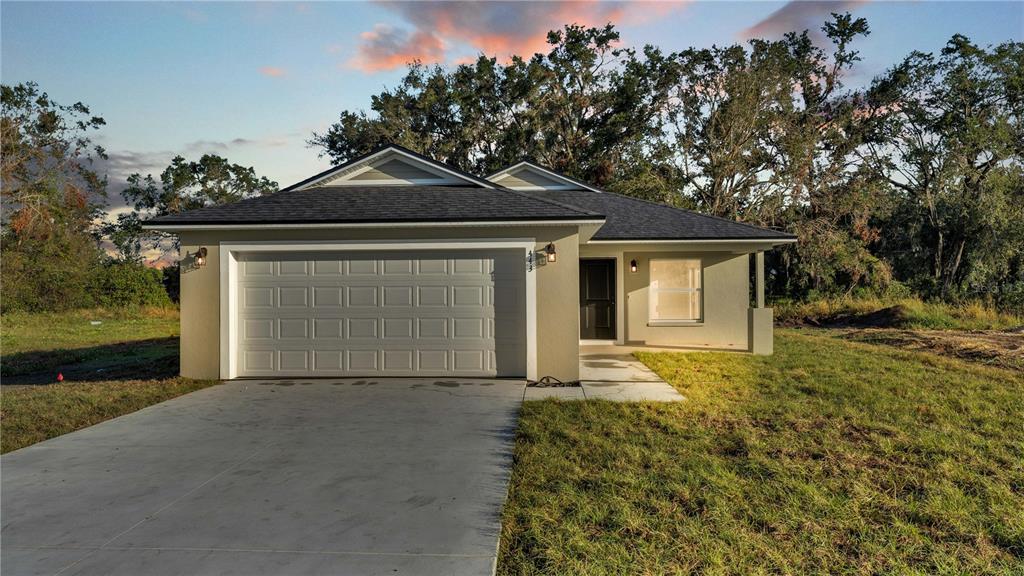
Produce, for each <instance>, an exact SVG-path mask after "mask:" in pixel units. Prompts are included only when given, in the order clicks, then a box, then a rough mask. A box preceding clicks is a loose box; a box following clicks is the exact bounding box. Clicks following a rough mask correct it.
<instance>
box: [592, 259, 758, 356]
mask: <svg viewBox="0 0 1024 576" xmlns="http://www.w3.org/2000/svg"><path fill="white" fill-rule="evenodd" d="M581 256H582V257H585V258H587V257H590V258H596V257H607V258H612V257H614V258H618V260H619V265H618V268H617V270H616V274H619V275H621V281H620V282H619V283H618V285H619V287H620V288H621V289H622V293H623V294H625V298H623V297H622V296H621V295H620V296H619V299H618V302H617V304H618V306H619V310H618V316H617V320H618V322H617V326H619V327H620V331H619V333H618V340H619V341H620V342H624V343H628V344H646V345H649V346H685V347H695V348H716V349H729V350H749V349H750V318H749V313H748V309H749V308H750V286H749V284H750V268H749V266H750V264H749V262H750V256H749V255H748V254H736V253H735V252H733V251H729V252H726V251H703V250H702V251H680V250H679V249H678V248H668V247H665V248H660V249H658V250H657V251H655V250H653V249H652V248H650V247H644V246H643V245H636V244H634V245H621V246H614V245H585V246H583V247H582V248H581ZM652 257H653V258H699V259H701V261H702V262H703V266H704V268H703V271H704V286H703V289H704V320H703V322H701V323H699V324H693V325H684V326H648V324H647V316H648V299H647V298H648V285H649V284H650V277H649V271H650V259H651V258H652ZM633 259H636V261H637V264H638V267H637V271H636V272H630V271H629V262H630V260H633ZM621 328H624V330H623V329H621Z"/></svg>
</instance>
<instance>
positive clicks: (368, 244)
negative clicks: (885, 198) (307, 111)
mask: <svg viewBox="0 0 1024 576" xmlns="http://www.w3.org/2000/svg"><path fill="white" fill-rule="evenodd" d="M145 227H146V228H147V229H151V230H160V231H164V232H169V233H174V234H177V235H178V237H179V239H180V250H181V254H182V260H181V264H182V267H181V374H182V375H183V376H189V377H193V378H223V379H230V378H241V377H260V378H278V377H317V376H446V377H452V376H466V377H470V376H472V377H519V378H522V377H525V378H529V379H539V378H541V377H543V376H553V377H555V378H558V379H560V380H563V381H572V380H577V379H578V378H579V348H580V345H581V344H588V343H606V344H618V345H641V346H643V345H647V346H677V347H681V348H700V349H726V350H744V351H748V352H753V353H755V354H768V353H771V351H772V311H771V309H769V308H765V306H764V259H763V253H764V251H765V250H770V249H772V248H774V247H776V246H779V245H782V244H786V243H790V242H794V241H795V238H794V237H793V236H791V235H789V234H784V233H781V232H778V231H774V230H768V229H764V228H759V227H756V226H751V225H747V224H741V223H738V222H733V221H730V220H725V219H721V218H715V217H712V216H706V215H702V214H698V213H695V212H691V211H687V210H681V209H677V208H673V207H669V206H665V205H660V204H655V203H651V202H646V201H644V200H639V199H635V198H630V197H626V196H622V195H619V194H613V193H610V192H606V191H604V190H601V189H599V188H597V187H595V186H592V185H590V184H587V183H586V182H580V181H578V180H576V179H573V178H570V177H568V176H565V175H563V174H559V173H557V172H554V171H552V170H549V169H547V168H545V167H543V166H540V165H537V164H534V163H531V162H521V163H519V164H516V165H514V166H510V167H509V168H506V169H504V170H501V171H499V172H496V173H494V174H491V175H489V176H487V177H479V176H475V175H472V174H468V173H466V172H463V171H461V170H458V169H456V168H454V167H452V166H448V165H446V164H443V163H441V162H437V161H435V160H433V159H431V158H427V157H425V156H422V155H420V154H417V153H415V152H412V151H410V150H407V149H405V148H402V147H400V146H387V147H384V148H382V149H379V150H377V151H375V152H372V153H370V154H367V155H365V156H362V157H360V158H356V159H354V160H352V161H350V162H347V163H345V164H342V165H340V166H336V167H334V168H331V169H330V170H327V171H325V172H322V173H320V174H317V175H315V176H313V177H311V178H308V179H306V180H303V181H302V182H299V183H297V184H295V185H293V186H289V187H288V188H285V189H283V190H281V191H280V192H278V193H276V194H272V195H269V196H263V197H258V198H252V199H247V200H242V201H240V202H237V203H235V204H229V205H224V206H212V207H207V208H201V209H198V210H193V211H189V212H183V213H180V214H173V215H167V216H161V217H158V218H154V219H151V220H149V221H148V222H147V223H146V224H145ZM752 261H753V264H754V266H753V268H754V270H755V272H754V274H753V276H754V282H753V285H754V287H755V288H754V293H755V294H756V296H755V298H753V302H752V301H751V300H752V299H751V284H752V283H751V262H752Z"/></svg>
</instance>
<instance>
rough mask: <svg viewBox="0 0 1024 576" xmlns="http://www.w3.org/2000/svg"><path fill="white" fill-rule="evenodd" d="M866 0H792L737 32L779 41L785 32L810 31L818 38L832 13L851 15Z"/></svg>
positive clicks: (745, 36) (750, 36)
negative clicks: (848, 13)
mask: <svg viewBox="0 0 1024 576" xmlns="http://www.w3.org/2000/svg"><path fill="white" fill-rule="evenodd" d="M866 2H867V0H792V1H790V2H788V3H786V5H785V6H783V7H782V8H779V9H778V10H776V11H775V12H772V13H771V14H769V15H768V17H767V18H765V19H764V20H761V21H760V22H758V23H757V24H754V25H753V26H751V27H750V28H747V29H745V30H743V31H741V32H740V33H739V37H740V38H743V39H748V38H779V37H781V36H782V35H783V34H785V33H787V32H803V31H804V30H810V31H811V35H812V36H814V37H816V38H820V37H821V32H820V29H821V26H822V25H823V24H824V22H825V21H826V20H828V18H829V15H830V14H832V13H833V12H836V13H842V12H852V11H853V10H855V9H857V8H858V7H859V6H860V5H861V4H864V3H866Z"/></svg>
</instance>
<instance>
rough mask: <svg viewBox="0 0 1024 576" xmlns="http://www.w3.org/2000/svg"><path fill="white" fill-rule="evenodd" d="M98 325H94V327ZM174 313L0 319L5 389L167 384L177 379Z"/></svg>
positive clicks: (97, 313) (1, 370)
mask: <svg viewBox="0 0 1024 576" xmlns="http://www.w3.org/2000/svg"><path fill="white" fill-rule="evenodd" d="M94 322H98V324H94ZM178 331H179V327H178V311H177V310H174V309H168V310H164V309H142V310H119V311H111V310H77V311H71V312H62V313H44V314H24V313H16V314H6V315H4V316H3V317H0V354H2V359H0V376H2V377H3V381H4V383H5V384H47V383H52V382H55V381H56V377H57V374H58V373H61V374H63V376H64V378H65V379H67V380H69V381H90V380H123V379H133V380H134V379H151V378H167V377H172V376H174V375H176V374H177V373H178Z"/></svg>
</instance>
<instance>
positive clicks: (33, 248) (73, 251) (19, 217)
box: [0, 82, 106, 310]
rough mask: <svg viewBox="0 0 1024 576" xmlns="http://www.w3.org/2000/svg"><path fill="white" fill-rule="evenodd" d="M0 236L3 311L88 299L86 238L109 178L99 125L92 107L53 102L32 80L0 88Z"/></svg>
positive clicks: (91, 255)
mask: <svg viewBox="0 0 1024 576" xmlns="http://www.w3.org/2000/svg"><path fill="white" fill-rule="evenodd" d="M0 100H2V116H0V145H2V157H0V199H2V202H3V226H2V231H0V245H2V248H0V250H2V259H3V277H2V280H3V281H2V291H3V305H4V308H5V309H8V310H9V309H61V308H67V307H73V306H79V305H87V304H88V302H89V294H88V287H89V283H90V277H91V274H92V271H93V269H94V268H95V266H96V264H97V263H98V261H99V260H100V257H101V254H100V252H99V248H98V246H97V242H96V238H95V237H94V236H93V235H92V234H91V231H92V230H93V226H92V221H93V218H94V217H95V216H96V214H97V213H98V210H99V206H100V201H101V200H102V198H103V197H104V196H105V187H106V179H105V178H103V177H101V176H100V175H98V174H97V173H96V172H95V171H94V169H93V166H92V163H93V161H94V159H95V158H102V157H104V154H103V149H102V148H100V147H99V146H95V145H94V144H93V143H92V141H91V139H90V137H89V134H90V133H91V132H93V131H94V130H96V129H98V128H100V127H101V126H103V125H104V121H103V119H102V118H100V117H98V116H93V115H91V113H90V111H89V108H88V107H87V106H86V105H84V104H82V103H80V102H79V103H76V104H73V105H70V106H65V105H61V104H58V103H57V102H55V101H54V100H53V99H51V98H50V97H49V96H48V95H47V94H46V93H45V92H42V91H41V90H40V89H39V86H38V85H37V84H35V83H32V82H29V83H26V84H18V85H16V86H6V85H4V86H2V88H0Z"/></svg>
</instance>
